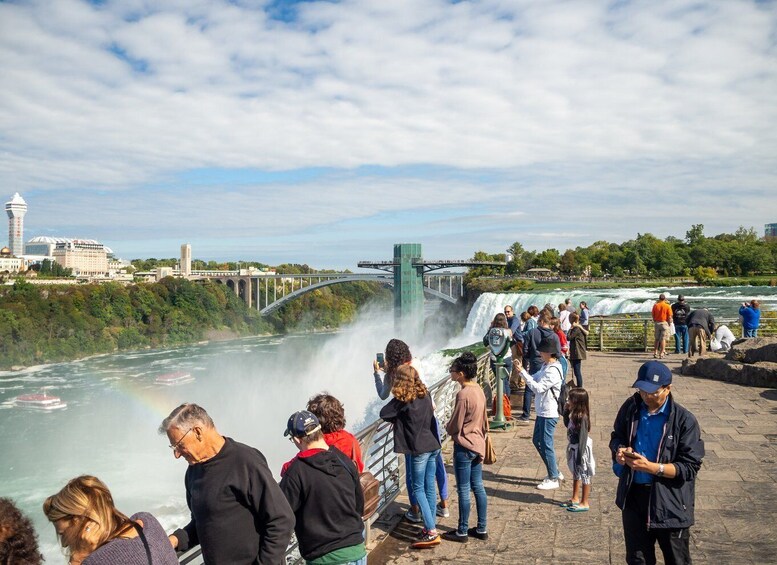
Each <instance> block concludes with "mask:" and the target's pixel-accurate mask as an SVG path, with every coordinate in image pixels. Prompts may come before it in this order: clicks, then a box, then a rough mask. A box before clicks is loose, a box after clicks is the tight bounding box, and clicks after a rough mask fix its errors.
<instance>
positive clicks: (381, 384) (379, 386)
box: [372, 339, 450, 524]
mask: <svg viewBox="0 0 777 565" xmlns="http://www.w3.org/2000/svg"><path fill="white" fill-rule="evenodd" d="M384 359H385V361H384V365H383V366H381V365H380V364H379V363H378V361H377V360H373V361H372V371H373V373H372V376H373V377H374V379H375V390H376V391H377V393H378V397H379V398H380V399H381V400H386V399H387V398H388V397H389V394H391V387H392V386H394V375H395V374H396V372H397V369H399V368H400V367H402V366H405V365H413V356H412V355H411V353H410V348H409V347H408V346H407V344H406V343H405V342H404V341H402V340H401V339H391V340H389V342H388V343H387V344H386V353H385V357H384ZM416 370H418V369H417V368H416ZM381 371H383V376H381V374H380V372H381ZM436 421H437V420H436V419H435V422H436ZM438 439H439V434H438ZM411 458H412V456H411V455H406V456H405V483H406V484H407V493H408V498H410V510H408V511H407V512H405V519H406V520H407V521H409V522H413V523H414V524H419V523H420V522H421V521H422V518H421V511H420V509H419V507H418V501H417V500H416V499H415V494H413V479H412V476H411V472H410V470H411V469H412V468H413V463H412V461H411ZM436 465H437V468H436V475H435V476H436V479H437V488H438V489H439V491H440V503H439V504H438V505H437V508H436V513H437V515H438V516H440V517H441V518H447V517H448V516H450V511H449V510H448V473H447V472H446V471H445V463H444V462H443V460H442V454H440V455H438V456H437V462H436Z"/></svg>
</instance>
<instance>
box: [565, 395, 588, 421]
mask: <svg viewBox="0 0 777 565" xmlns="http://www.w3.org/2000/svg"><path fill="white" fill-rule="evenodd" d="M567 403H568V404H569V419H570V420H572V423H574V425H575V427H576V428H577V429H580V427H581V425H582V423H583V420H585V422H586V423H587V424H588V429H589V430H590V429H591V408H590V402H589V400H588V391H587V390H586V389H584V388H582V387H573V388H571V389H569V396H567Z"/></svg>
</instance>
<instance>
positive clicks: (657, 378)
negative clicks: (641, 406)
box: [631, 361, 672, 393]
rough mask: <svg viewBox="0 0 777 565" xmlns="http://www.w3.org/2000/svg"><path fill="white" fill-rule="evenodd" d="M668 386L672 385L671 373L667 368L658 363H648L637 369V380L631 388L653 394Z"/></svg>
mask: <svg viewBox="0 0 777 565" xmlns="http://www.w3.org/2000/svg"><path fill="white" fill-rule="evenodd" d="M670 384H672V371H670V370H669V367H667V366H666V365H664V364H663V363H659V362H658V361H648V362H647V363H643V364H642V366H641V367H640V368H639V371H638V372H637V380H636V381H634V384H633V385H631V386H632V387H633V388H638V389H639V390H644V391H645V392H647V393H654V392H656V391H657V390H658V389H659V388H661V387H662V386H666V385H670Z"/></svg>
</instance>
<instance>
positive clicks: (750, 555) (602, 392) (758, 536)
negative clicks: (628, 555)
mask: <svg viewBox="0 0 777 565" xmlns="http://www.w3.org/2000/svg"><path fill="white" fill-rule="evenodd" d="M684 357H685V356H684V355H673V354H670V355H668V356H667V358H666V359H664V361H665V362H666V364H667V365H668V366H669V367H670V368H671V369H672V370H673V372H674V375H673V381H674V382H673V385H672V391H673V394H674V398H675V399H676V401H677V402H679V403H680V404H682V405H684V406H685V407H687V408H688V409H689V410H691V412H693V413H694V414H695V415H696V417H697V419H698V420H699V424H700V426H701V431H702V438H703V439H704V442H705V448H706V456H705V457H704V462H703V465H702V468H701V471H700V472H699V475H698V477H697V482H696V511H695V516H696V524H695V525H694V526H693V527H692V528H691V555H692V558H693V562H694V564H699V563H710V564H713V563H714V564H715V565H725V564H728V563H738V564H739V563H747V564H763V563H777V527H775V524H777V466H776V465H775V462H777V385H776V386H775V387H774V388H757V387H746V386H740V385H735V384H730V383H725V382H719V381H713V380H708V379H703V378H696V377H689V376H682V375H679V374H678V372H677V371H678V369H679V367H680V363H681V361H682V359H683V358H684ZM650 359H652V355H651V354H649V353H617V352H609V353H599V352H590V351H589V354H588V360H587V361H583V366H582V367H583V377H584V384H585V387H586V389H588V391H589V392H590V393H591V411H592V424H593V427H592V430H591V437H592V439H593V441H594V455H595V457H596V462H597V467H596V471H597V474H596V476H595V477H594V478H593V481H592V482H593V489H592V492H591V509H590V511H588V512H585V513H577V514H574V513H570V512H567V511H566V510H564V509H563V508H561V507H559V506H558V504H559V503H560V502H562V501H565V500H567V499H568V498H569V497H570V495H571V491H572V481H571V477H570V473H569V470H568V469H567V465H566V457H565V449H566V433H565V430H564V429H563V427H562V426H559V428H557V430H556V434H555V442H556V444H555V446H556V455H557V457H558V461H559V469H560V470H561V471H562V472H563V473H564V475H565V477H566V480H565V481H563V482H562V483H561V487H560V488H559V489H558V490H551V491H540V490H537V489H536V488H535V486H536V484H537V483H538V482H540V481H541V480H542V478H543V477H544V476H545V467H544V465H543V463H542V461H541V460H540V457H539V455H538V454H537V452H536V451H535V449H534V446H533V445H532V443H531V435H532V431H533V427H534V422H533V418H534V413H533V412H532V422H530V423H528V424H520V423H517V425H516V426H515V427H514V428H513V429H511V430H508V431H505V432H492V438H493V441H494V446H495V448H496V452H497V458H498V461H497V463H496V464H494V465H491V466H485V467H484V472H483V479H484V482H485V486H486V491H487V493H488V533H489V539H488V541H480V540H477V539H474V538H470V539H469V541H468V542H467V543H454V542H448V541H444V540H443V542H442V544H441V545H439V546H437V547H435V548H433V549H426V550H411V549H409V547H408V546H409V544H410V542H411V541H413V540H414V537H415V536H416V535H417V533H418V532H419V531H420V528H421V526H420V525H415V524H410V523H409V522H407V521H405V520H402V519H400V516H401V514H402V513H403V512H404V511H405V510H406V509H407V508H408V503H407V497H406V493H403V494H402V495H401V496H400V497H399V498H398V499H397V501H396V502H394V503H392V505H391V506H389V508H388V510H387V512H385V513H384V515H383V516H382V518H381V519H380V520H378V521H377V522H375V523H374V524H373V525H372V536H371V538H372V540H373V541H372V543H371V544H370V547H371V548H372V551H371V552H370V554H369V558H368V562H369V564H370V565H373V564H374V565H378V564H384V563H386V564H404V563H452V564H462V565H463V564H468V565H479V564H485V563H504V564H508V563H509V564H524V563H526V564H528V563H531V564H535V563H536V564H558V565H561V564H569V565H572V564H591V565H593V564H597V565H601V564H603V563H613V564H618V563H625V547H624V541H623V527H622V524H621V512H620V510H619V509H618V508H617V507H616V506H615V489H616V486H617V478H616V477H615V475H614V474H613V473H612V470H611V459H610V452H609V449H608V447H607V444H608V443H609V438H610V431H611V430H612V424H613V420H614V419H615V414H616V412H617V410H618V408H619V407H620V406H621V404H622V403H623V402H624V401H625V400H626V398H627V397H628V396H630V395H631V394H633V393H634V389H632V388H631V385H632V384H633V382H634V380H635V378H636V374H637V369H638V368H639V366H640V365H641V364H642V363H643V362H645V361H647V360H650ZM516 408H519V407H516V406H513V410H514V414H517V413H519V412H520V409H518V410H517V411H516ZM443 455H444V458H445V463H446V468H447V469H448V480H449V491H450V493H451V494H450V499H449V507H450V517H449V518H439V522H438V528H439V531H440V532H445V531H448V530H451V529H455V527H456V525H457V520H458V508H457V501H456V486H455V485H456V482H455V479H454V476H453V467H452V463H451V457H452V444H451V443H450V442H449V443H448V444H447V445H446V446H445V448H444V450H443ZM475 521H476V512H475V505H474V501H473V503H472V513H471V515H470V526H474V525H475ZM656 551H657V554H658V556H659V557H658V559H659V563H662V562H663V561H662V559H661V557H660V549H658V547H656Z"/></svg>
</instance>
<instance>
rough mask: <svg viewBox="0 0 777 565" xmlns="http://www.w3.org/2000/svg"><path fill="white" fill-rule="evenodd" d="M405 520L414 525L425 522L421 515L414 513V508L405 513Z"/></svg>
mask: <svg viewBox="0 0 777 565" xmlns="http://www.w3.org/2000/svg"><path fill="white" fill-rule="evenodd" d="M405 520H407V521H408V522H413V524H420V523H421V522H423V521H424V519H423V518H422V517H421V513H420V512H413V509H412V508H411V509H410V510H408V511H407V512H405Z"/></svg>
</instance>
